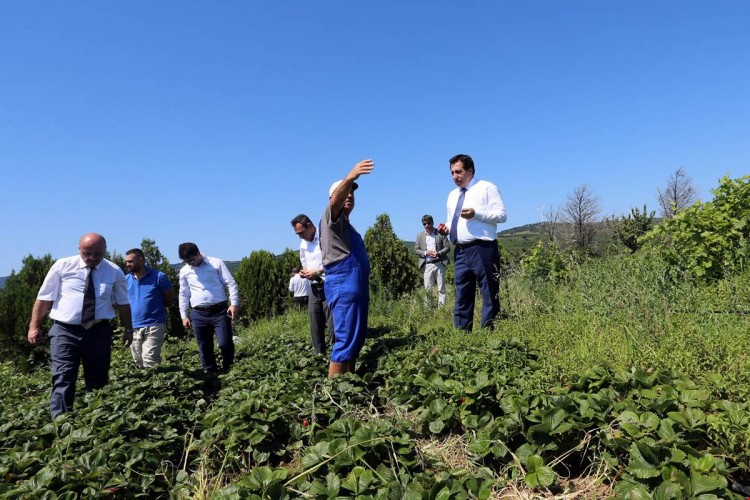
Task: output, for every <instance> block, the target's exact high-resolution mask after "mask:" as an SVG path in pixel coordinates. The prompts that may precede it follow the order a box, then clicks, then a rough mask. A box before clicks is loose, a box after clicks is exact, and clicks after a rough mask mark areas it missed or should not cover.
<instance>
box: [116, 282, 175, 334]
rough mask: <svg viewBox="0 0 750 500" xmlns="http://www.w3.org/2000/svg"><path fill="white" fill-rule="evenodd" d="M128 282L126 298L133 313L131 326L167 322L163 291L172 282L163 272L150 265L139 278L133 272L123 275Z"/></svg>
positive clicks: (140, 326)
mask: <svg viewBox="0 0 750 500" xmlns="http://www.w3.org/2000/svg"><path fill="white" fill-rule="evenodd" d="M125 281H126V282H127V284H128V300H130V310H131V311H132V313H133V327H135V328H142V327H144V326H154V325H160V324H162V323H166V322H167V312H166V309H165V304H164V292H166V291H167V290H171V289H172V283H171V282H170V281H169V278H167V275H166V274H164V273H163V272H161V271H159V270H155V269H151V268H150V267H147V268H146V274H144V275H143V277H142V278H141V279H138V278H136V277H135V275H134V274H133V273H129V274H127V275H126V276H125Z"/></svg>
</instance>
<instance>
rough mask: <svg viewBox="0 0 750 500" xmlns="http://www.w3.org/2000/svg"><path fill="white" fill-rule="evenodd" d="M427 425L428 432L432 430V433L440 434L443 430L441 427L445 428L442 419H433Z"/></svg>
mask: <svg viewBox="0 0 750 500" xmlns="http://www.w3.org/2000/svg"><path fill="white" fill-rule="evenodd" d="M429 427H430V432H432V433H433V434H440V433H441V432H443V429H445V422H443V421H442V420H433V421H432V422H430V425H429Z"/></svg>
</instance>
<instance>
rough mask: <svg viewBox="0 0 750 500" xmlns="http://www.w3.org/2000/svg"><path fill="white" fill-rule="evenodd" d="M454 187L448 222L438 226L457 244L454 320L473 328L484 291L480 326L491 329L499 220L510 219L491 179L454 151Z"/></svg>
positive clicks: (496, 303)
mask: <svg viewBox="0 0 750 500" xmlns="http://www.w3.org/2000/svg"><path fill="white" fill-rule="evenodd" d="M449 164H450V169H451V176H452V177H453V182H454V183H455V184H456V186H457V187H456V189H454V190H453V191H451V192H450V193H449V194H448V203H447V208H448V211H447V222H446V224H440V225H439V226H438V232H439V233H440V234H443V235H446V236H448V237H449V238H448V239H449V240H450V242H451V243H452V244H453V246H454V247H455V250H454V253H453V262H454V265H455V268H454V271H455V273H454V274H455V282H456V307H455V308H454V310H453V324H454V326H456V327H457V328H460V329H462V330H468V331H471V329H472V327H473V324H474V296H475V294H476V289H477V285H479V290H480V292H481V294H482V327H483V328H490V329H491V328H492V327H493V321H494V320H495V317H496V316H497V315H498V313H499V312H500V299H499V296H498V294H499V293H500V275H499V272H500V252H499V249H498V246H497V225H498V224H499V223H501V222H505V221H506V220H507V216H506V213H505V204H504V203H503V199H502V196H501V195H500V191H499V190H498V189H497V186H495V185H494V184H492V183H491V182H487V181H481V180H478V179H476V178H475V177H474V160H472V159H471V156H469V155H463V154H461V155H456V156H454V157H453V158H451V159H450V161H449Z"/></svg>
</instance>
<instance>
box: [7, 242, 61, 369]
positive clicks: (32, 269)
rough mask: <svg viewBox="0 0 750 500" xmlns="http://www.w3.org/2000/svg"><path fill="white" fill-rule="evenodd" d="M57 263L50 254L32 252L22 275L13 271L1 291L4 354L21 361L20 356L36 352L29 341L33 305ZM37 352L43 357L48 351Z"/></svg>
mask: <svg viewBox="0 0 750 500" xmlns="http://www.w3.org/2000/svg"><path fill="white" fill-rule="evenodd" d="M53 263H54V260H53V259H52V257H51V256H50V255H49V254H47V255H45V256H44V257H38V258H35V257H32V256H31V255H29V256H28V257H26V258H25V259H23V267H21V271H20V272H18V274H16V272H15V271H13V272H12V273H11V275H10V276H9V277H8V279H7V281H6V282H5V286H4V287H3V289H2V290H0V342H2V345H3V346H4V348H3V349H0V357H2V358H4V359H7V360H10V359H14V360H15V361H17V360H18V359H19V355H21V357H22V358H21V359H23V358H25V356H26V355H28V354H29V353H31V352H32V348H31V346H30V344H29V343H28V342H27V341H26V335H27V333H28V331H29V320H30V319H31V308H32V307H33V305H34V301H35V300H36V296H37V293H38V292H39V288H40V287H41V286H42V283H43V282H44V277H45V276H46V275H47V271H49V269H50V267H52V264H53ZM34 352H37V353H39V355H40V356H42V355H43V353H44V352H45V351H40V350H36V351H34Z"/></svg>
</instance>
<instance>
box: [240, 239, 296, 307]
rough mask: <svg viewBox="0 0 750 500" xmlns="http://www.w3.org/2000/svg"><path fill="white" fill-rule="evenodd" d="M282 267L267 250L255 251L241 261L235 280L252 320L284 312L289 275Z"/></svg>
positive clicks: (243, 303)
mask: <svg viewBox="0 0 750 500" xmlns="http://www.w3.org/2000/svg"><path fill="white" fill-rule="evenodd" d="M281 265H282V264H281V262H280V261H279V259H277V258H276V256H275V255H274V254H272V253H271V252H269V251H267V250H257V251H255V252H252V253H251V254H250V255H249V256H248V257H245V258H244V259H242V261H241V262H240V266H239V267H238V268H237V272H236V273H235V274H236V276H235V280H236V281H237V286H238V287H239V289H240V296H241V297H242V299H243V300H242V308H243V309H244V311H245V315H246V316H247V317H248V318H249V319H251V320H256V319H259V318H268V317H271V316H274V315H276V314H279V313H281V312H282V311H283V310H284V301H285V299H286V295H287V291H288V290H287V283H288V279H287V278H288V276H287V272H286V270H283V269H281Z"/></svg>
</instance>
